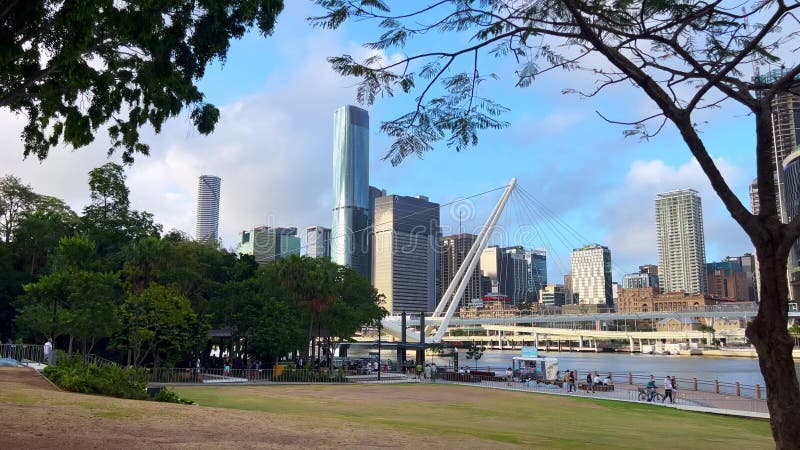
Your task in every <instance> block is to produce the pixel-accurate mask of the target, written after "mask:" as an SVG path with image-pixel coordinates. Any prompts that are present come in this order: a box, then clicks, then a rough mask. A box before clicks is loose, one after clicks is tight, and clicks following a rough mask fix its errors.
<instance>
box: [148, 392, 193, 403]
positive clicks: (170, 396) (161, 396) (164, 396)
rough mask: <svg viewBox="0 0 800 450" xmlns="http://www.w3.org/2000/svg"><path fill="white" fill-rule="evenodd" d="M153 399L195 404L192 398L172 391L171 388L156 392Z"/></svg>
mask: <svg viewBox="0 0 800 450" xmlns="http://www.w3.org/2000/svg"><path fill="white" fill-rule="evenodd" d="M153 400H155V401H157V402H167V403H180V404H182V405H194V404H195V403H194V402H193V401H191V400H188V399H185V398H183V397H181V396H180V395H178V394H177V393H176V392H175V391H171V390H169V389H164V390H162V391H160V392H159V393H158V394H156V396H155V397H153Z"/></svg>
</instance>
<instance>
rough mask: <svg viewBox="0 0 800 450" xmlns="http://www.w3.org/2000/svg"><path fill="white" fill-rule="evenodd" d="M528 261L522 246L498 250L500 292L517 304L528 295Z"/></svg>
mask: <svg viewBox="0 0 800 450" xmlns="http://www.w3.org/2000/svg"><path fill="white" fill-rule="evenodd" d="M529 273H530V271H529V270H528V261H527V260H526V259H525V249H524V248H522V246H519V245H518V246H513V247H506V248H503V249H501V252H500V273H499V279H500V292H501V293H503V294H505V295H506V296H508V297H509V298H511V303H512V304H514V305H519V304H520V303H523V302H524V301H525V300H526V299H527V297H528V274H529Z"/></svg>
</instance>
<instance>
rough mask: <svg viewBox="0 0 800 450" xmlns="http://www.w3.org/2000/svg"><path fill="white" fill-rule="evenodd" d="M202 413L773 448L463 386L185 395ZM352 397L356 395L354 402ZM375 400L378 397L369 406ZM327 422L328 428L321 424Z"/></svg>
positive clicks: (609, 410) (561, 400)
mask: <svg viewBox="0 0 800 450" xmlns="http://www.w3.org/2000/svg"><path fill="white" fill-rule="evenodd" d="M175 390H176V392H178V393H179V394H180V395H182V396H185V397H188V398H191V399H192V400H194V401H195V402H197V403H198V404H200V405H202V406H209V407H219V408H231V409H241V410H250V411H261V412H266V413H270V414H280V415H282V416H286V417H292V418H294V419H296V420H297V421H298V422H300V423H304V421H308V420H311V419H315V420H316V421H317V423H318V424H320V426H323V427H328V426H332V427H344V426H354V427H356V428H363V429H364V430H365V432H367V430H369V432H370V433H373V434H375V433H379V430H380V429H381V428H383V429H389V430H394V431H399V432H408V433H410V434H413V435H418V436H437V438H438V439H440V440H442V439H443V440H444V441H446V440H448V439H454V440H458V439H463V438H464V437H468V438H469V439H470V440H471V442H473V443H475V442H477V443H481V442H485V443H486V446H487V448H489V447H491V446H492V443H496V444H501V443H502V444H507V445H508V444H510V445H512V446H513V445H518V446H521V447H540V448H578V447H587V446H590V447H592V448H687V449H696V448H703V449H713V448H725V449H729V448H742V449H744V448H747V449H754V448H774V443H773V441H772V436H771V433H770V428H769V423H768V422H767V421H764V420H755V419H742V418H735V417H727V416H719V415H711V414H703V413H692V412H686V411H680V410H675V409H670V408H663V407H658V406H651V405H641V404H636V403H624V402H613V401H604V400H597V399H587V398H573V397H564V396H549V395H537V394H530V393H519V392H508V391H494V390H493V391H489V390H484V389H477V388H471V387H463V386H442V385H438V386H436V385H384V386H369V387H366V386H353V385H349V386H347V385H345V386H342V385H339V386H335V385H328V386H313V387H312V386H305V387H297V386H263V387H181V388H177V389H175ZM351 394H352V395H351ZM370 396H372V397H370ZM320 420H322V421H323V422H320Z"/></svg>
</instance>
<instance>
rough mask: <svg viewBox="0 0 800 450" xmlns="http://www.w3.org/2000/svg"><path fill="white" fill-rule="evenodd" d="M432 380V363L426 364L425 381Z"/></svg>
mask: <svg viewBox="0 0 800 450" xmlns="http://www.w3.org/2000/svg"><path fill="white" fill-rule="evenodd" d="M430 379H431V365H430V363H428V364H425V380H430Z"/></svg>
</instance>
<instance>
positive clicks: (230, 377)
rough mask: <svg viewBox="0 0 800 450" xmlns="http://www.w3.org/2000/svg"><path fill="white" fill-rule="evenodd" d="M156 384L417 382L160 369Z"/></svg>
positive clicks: (331, 373)
mask: <svg viewBox="0 0 800 450" xmlns="http://www.w3.org/2000/svg"><path fill="white" fill-rule="evenodd" d="M148 380H149V382H150V383H153V384H177V383H186V384H206V385H212V384H266V383H379V382H380V383H397V382H408V381H416V376H413V377H412V376H409V375H406V374H403V373H399V372H381V373H380V376H379V375H378V372H377V371H373V372H365V371H359V370H343V369H330V370H327V369H320V370H311V369H294V368H280V367H279V368H277V369H229V370H226V369H204V368H199V369H198V368H157V369H150V370H148Z"/></svg>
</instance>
